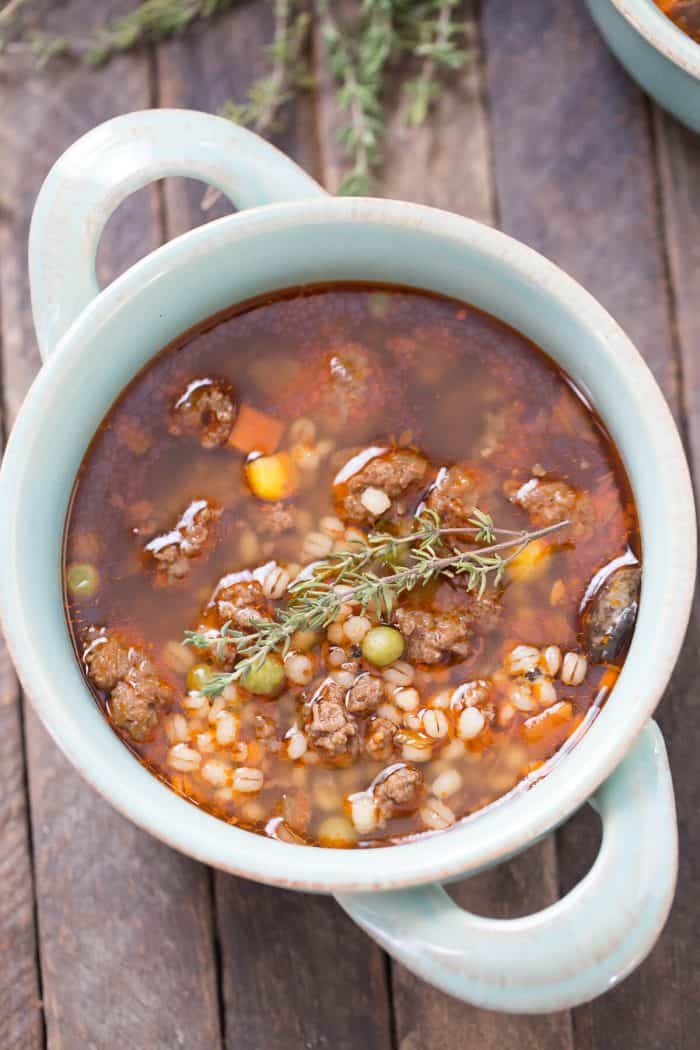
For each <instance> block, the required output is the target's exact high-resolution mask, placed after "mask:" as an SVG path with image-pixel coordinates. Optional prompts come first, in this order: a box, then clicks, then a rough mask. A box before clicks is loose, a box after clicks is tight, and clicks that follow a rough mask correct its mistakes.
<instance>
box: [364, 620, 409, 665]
mask: <svg viewBox="0 0 700 1050" xmlns="http://www.w3.org/2000/svg"><path fill="white" fill-rule="evenodd" d="M402 652H403V635H402V634H401V632H400V631H397V630H396V628H395V627H371V628H370V629H369V631H368V632H367V634H366V635H365V636H364V638H363V639H362V655H363V656H364V658H365V660H369V662H370V663H371V664H374V665H375V666H376V667H387V666H388V665H389V664H393V662H394V660H398V659H399V657H400V656H401V653H402Z"/></svg>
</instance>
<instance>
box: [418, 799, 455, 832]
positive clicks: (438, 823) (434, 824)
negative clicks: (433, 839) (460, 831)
mask: <svg viewBox="0 0 700 1050" xmlns="http://www.w3.org/2000/svg"><path fill="white" fill-rule="evenodd" d="M420 815H421V820H422V821H423V823H424V824H425V826H426V828H430V829H431V830H432V831H442V829H443V828H449V827H450V825H451V824H454V822H455V819H456V818H455V815H454V813H453V812H452V810H451V809H450V807H449V806H446V805H445V803H444V802H441V801H440V799H439V798H429V799H427V801H426V803H425V805H424V806H423V807H422V808H421V811H420Z"/></svg>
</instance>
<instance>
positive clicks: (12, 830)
mask: <svg viewBox="0 0 700 1050" xmlns="http://www.w3.org/2000/svg"><path fill="white" fill-rule="evenodd" d="M20 719H21V712H20V697H19V688H18V685H17V679H16V677H15V675H14V671H13V670H12V667H11V665H10V659H9V656H8V655H7V650H6V649H5V646H4V643H2V642H0V799H2V808H1V809H0V842H2V857H1V858H0V885H1V886H2V895H1V896H0V1018H2V1031H3V1040H2V1041H3V1045H4V1046H6V1047H7V1050H38V1048H39V1047H40V1046H41V1045H42V1018H41V1003H40V1001H39V975H38V967H37V957H36V955H37V952H36V930H35V924H34V900H33V882H32V864H31V857H30V852H29V849H30V846H29V816H28V813H27V800H26V794H25V776H24V751H23V742H22V727H21V722H20Z"/></svg>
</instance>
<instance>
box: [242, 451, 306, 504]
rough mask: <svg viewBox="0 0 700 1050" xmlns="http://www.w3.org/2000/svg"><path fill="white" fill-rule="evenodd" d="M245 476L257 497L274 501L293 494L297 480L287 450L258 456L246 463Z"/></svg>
mask: <svg viewBox="0 0 700 1050" xmlns="http://www.w3.org/2000/svg"><path fill="white" fill-rule="evenodd" d="M245 470H246V477H247V478H248V484H249V485H250V487H251V489H252V490H253V493H254V494H255V495H256V496H257V497H258V499H264V500H270V501H275V500H278V499H287V498H288V497H289V496H293V495H294V493H295V492H296V490H297V487H298V484H299V480H298V475H297V471H296V467H295V466H294V463H293V461H292V457H291V456H290V455H289V453H288V452H277V453H275V455H274V456H259V457H258V459H253V460H251V462H250V463H247V464H246V468H245Z"/></svg>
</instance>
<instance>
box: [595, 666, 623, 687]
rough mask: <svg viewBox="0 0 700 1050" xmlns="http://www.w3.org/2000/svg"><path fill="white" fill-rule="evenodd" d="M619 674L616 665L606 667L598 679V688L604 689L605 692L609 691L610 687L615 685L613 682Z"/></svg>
mask: <svg viewBox="0 0 700 1050" xmlns="http://www.w3.org/2000/svg"><path fill="white" fill-rule="evenodd" d="M619 675H620V670H619V668H617V667H608V668H606V670H605V672H604V674H603V677H602V678H601V680H600V684H599V686H598V689H605V690H606V691H607V692H610V690H611V689H612V687H613V686H614V685H615V682H616V681H617V679H618V678H619Z"/></svg>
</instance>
